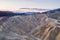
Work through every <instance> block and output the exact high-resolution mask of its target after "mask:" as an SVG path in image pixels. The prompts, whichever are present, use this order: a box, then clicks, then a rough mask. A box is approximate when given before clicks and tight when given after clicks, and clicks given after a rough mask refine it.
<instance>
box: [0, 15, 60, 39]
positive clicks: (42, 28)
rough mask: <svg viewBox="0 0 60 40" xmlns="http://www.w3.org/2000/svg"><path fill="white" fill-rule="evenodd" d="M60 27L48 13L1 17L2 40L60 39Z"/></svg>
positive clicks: (0, 35)
mask: <svg viewBox="0 0 60 40" xmlns="http://www.w3.org/2000/svg"><path fill="white" fill-rule="evenodd" d="M59 39H60V28H59V27H58V26H56V23H55V19H52V18H48V17H47V15H46V14H34V15H27V16H24V15H20V16H12V17H0V40H59Z"/></svg>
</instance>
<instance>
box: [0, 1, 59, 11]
mask: <svg viewBox="0 0 60 40" xmlns="http://www.w3.org/2000/svg"><path fill="white" fill-rule="evenodd" d="M19 8H45V9H46V8H47V9H55V8H60V0H0V9H9V10H10V9H11V10H12V9H19Z"/></svg>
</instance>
